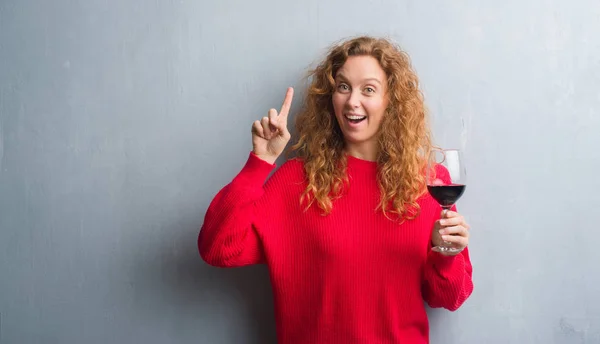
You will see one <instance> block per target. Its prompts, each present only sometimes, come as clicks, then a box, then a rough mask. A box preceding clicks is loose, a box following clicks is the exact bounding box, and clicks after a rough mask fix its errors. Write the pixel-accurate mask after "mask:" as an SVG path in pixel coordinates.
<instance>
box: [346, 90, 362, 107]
mask: <svg viewBox="0 0 600 344" xmlns="http://www.w3.org/2000/svg"><path fill="white" fill-rule="evenodd" d="M346 106H348V108H349V109H356V108H359V107H360V92H358V91H354V90H353V91H352V92H351V93H350V95H349V96H348V99H347V100H346Z"/></svg>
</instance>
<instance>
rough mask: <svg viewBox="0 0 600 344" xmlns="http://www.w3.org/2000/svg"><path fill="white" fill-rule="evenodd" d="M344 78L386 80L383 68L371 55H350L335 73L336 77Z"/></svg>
mask: <svg viewBox="0 0 600 344" xmlns="http://www.w3.org/2000/svg"><path fill="white" fill-rule="evenodd" d="M338 76H339V77H344V78H346V79H357V80H358V79H369V78H373V79H377V80H379V81H381V82H383V81H385V80H386V75H385V72H384V70H383V69H382V68H381V65H380V64H379V61H377V60H376V59H375V58H374V57H372V56H350V57H348V59H347V60H346V62H345V63H344V65H342V67H340V69H339V70H338V71H337V73H336V77H338Z"/></svg>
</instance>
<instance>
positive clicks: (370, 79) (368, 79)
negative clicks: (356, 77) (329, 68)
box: [335, 73, 383, 86]
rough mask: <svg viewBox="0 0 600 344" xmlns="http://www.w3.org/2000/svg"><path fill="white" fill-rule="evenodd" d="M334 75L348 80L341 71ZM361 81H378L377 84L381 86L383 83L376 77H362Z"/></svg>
mask: <svg viewBox="0 0 600 344" xmlns="http://www.w3.org/2000/svg"><path fill="white" fill-rule="evenodd" d="M335 77H336V79H337V78H340V79H343V80H345V81H348V78H346V77H345V76H344V74H342V73H337V74H336V76H335ZM362 81H363V82H364V81H375V82H376V83H378V84H379V85H381V86H383V84H382V83H381V81H379V79H377V78H365V79H363V80H362Z"/></svg>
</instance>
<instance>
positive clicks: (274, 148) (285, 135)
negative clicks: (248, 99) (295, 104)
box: [252, 87, 294, 164]
mask: <svg viewBox="0 0 600 344" xmlns="http://www.w3.org/2000/svg"><path fill="white" fill-rule="evenodd" d="M293 97H294V89H293V88H291V87H289V88H288V89H287V93H286V94H285V100H284V101H283V105H282V106H281V110H280V111H279V113H277V110H275V109H270V110H269V113H268V117H263V118H262V119H261V120H260V121H254V124H253V125H252V151H253V152H254V154H256V155H257V156H258V157H259V158H261V159H263V160H265V161H266V162H268V163H270V164H273V163H275V160H277V158H278V157H279V155H281V153H282V152H283V150H284V149H285V146H286V145H287V143H288V142H289V141H290V137H291V135H290V132H289V131H288V129H287V121H288V114H289V112H290V107H291V105H292V98H293Z"/></svg>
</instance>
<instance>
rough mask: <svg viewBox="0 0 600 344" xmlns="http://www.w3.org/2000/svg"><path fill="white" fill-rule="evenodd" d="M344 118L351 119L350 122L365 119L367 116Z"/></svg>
mask: <svg viewBox="0 0 600 344" xmlns="http://www.w3.org/2000/svg"><path fill="white" fill-rule="evenodd" d="M346 118H348V119H351V120H359V119H365V118H367V116H346Z"/></svg>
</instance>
